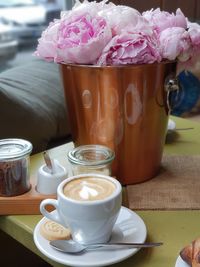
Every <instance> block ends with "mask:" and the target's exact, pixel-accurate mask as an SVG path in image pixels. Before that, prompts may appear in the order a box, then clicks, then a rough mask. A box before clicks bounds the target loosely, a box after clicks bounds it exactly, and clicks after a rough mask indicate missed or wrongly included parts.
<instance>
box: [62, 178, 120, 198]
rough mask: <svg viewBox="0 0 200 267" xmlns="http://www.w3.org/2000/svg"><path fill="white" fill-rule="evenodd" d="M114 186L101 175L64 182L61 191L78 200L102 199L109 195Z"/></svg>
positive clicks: (112, 191)
mask: <svg viewBox="0 0 200 267" xmlns="http://www.w3.org/2000/svg"><path fill="white" fill-rule="evenodd" d="M115 190H116V186H115V184H114V183H113V182H111V181H110V180H107V179H104V178H101V177H92V176H91V177H83V178H79V179H75V180H71V181H70V182H68V183H66V185H65V186H64V188H63V193H64V195H65V196H66V197H68V198H71V199H74V200H79V201H94V200H102V199H105V198H107V197H109V196H111V195H112V194H113V193H114V191H115Z"/></svg>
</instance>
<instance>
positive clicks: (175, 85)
mask: <svg viewBox="0 0 200 267" xmlns="http://www.w3.org/2000/svg"><path fill="white" fill-rule="evenodd" d="M180 90H181V86H180V84H179V80H178V77H177V76H175V75H170V76H169V77H167V79H166V81H165V91H166V93H167V107H168V114H170V113H171V111H172V110H173V105H172V103H171V102H170V94H171V93H172V92H176V95H177V96H178V94H179V93H180Z"/></svg>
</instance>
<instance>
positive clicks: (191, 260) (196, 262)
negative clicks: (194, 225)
mask: <svg viewBox="0 0 200 267" xmlns="http://www.w3.org/2000/svg"><path fill="white" fill-rule="evenodd" d="M180 256H181V258H182V260H183V261H185V262H187V264H188V265H189V266H191V267H200V237H199V238H197V239H195V240H194V241H192V243H191V244H189V245H188V246H186V247H184V248H183V249H182V250H181V252H180Z"/></svg>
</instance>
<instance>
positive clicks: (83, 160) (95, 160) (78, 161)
mask: <svg viewBox="0 0 200 267" xmlns="http://www.w3.org/2000/svg"><path fill="white" fill-rule="evenodd" d="M114 158H115V153H114V151H112V150H111V149H110V148H108V147H106V146H102V145H84V146H79V147H76V148H74V149H73V150H71V151H70V152H69V153H68V160H69V162H70V163H71V166H72V173H73V175H77V174H82V173H92V172H93V173H101V174H104V175H111V172H112V171H111V163H112V161H113V159H114Z"/></svg>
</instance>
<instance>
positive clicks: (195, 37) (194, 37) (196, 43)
mask: <svg viewBox="0 0 200 267" xmlns="http://www.w3.org/2000/svg"><path fill="white" fill-rule="evenodd" d="M188 28H189V29H188V33H189V35H190V38H191V41H192V45H193V47H194V49H199V48H200V25H199V24H197V23H191V22H188Z"/></svg>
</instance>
